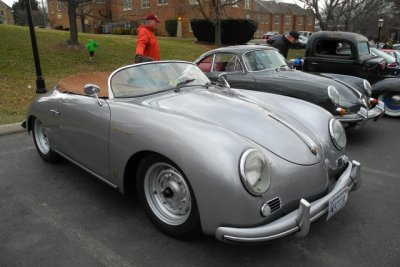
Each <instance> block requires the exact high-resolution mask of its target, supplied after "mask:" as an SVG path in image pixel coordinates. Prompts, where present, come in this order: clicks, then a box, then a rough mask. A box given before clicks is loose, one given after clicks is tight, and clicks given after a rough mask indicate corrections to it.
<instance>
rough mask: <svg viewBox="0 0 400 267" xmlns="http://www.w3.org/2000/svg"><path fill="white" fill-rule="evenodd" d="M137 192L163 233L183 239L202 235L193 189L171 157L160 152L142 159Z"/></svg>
mask: <svg viewBox="0 0 400 267" xmlns="http://www.w3.org/2000/svg"><path fill="white" fill-rule="evenodd" d="M137 191H138V197H139V200H140V202H141V204H142V206H143V208H144V210H145V212H146V214H147V215H148V216H149V218H150V219H151V220H152V222H153V223H154V224H155V225H156V226H157V227H158V228H159V229H160V230H161V231H162V232H164V233H166V234H167V235H170V236H172V237H174V238H179V239H184V240H187V239H193V238H195V237H197V236H199V235H200V234H201V225H200V218H199V212H198V209H197V204H196V199H195V197H194V194H193V191H192V189H191V187H190V184H189V182H188V181H187V179H186V178H185V177H184V175H183V173H182V171H180V170H179V168H178V167H177V166H176V165H175V164H174V163H172V162H171V161H170V160H168V159H166V158H165V157H162V156H160V155H151V156H148V157H146V158H145V159H143V160H142V161H141V163H140V164H139V167H138V176H137Z"/></svg>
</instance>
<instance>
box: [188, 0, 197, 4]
mask: <svg viewBox="0 0 400 267" xmlns="http://www.w3.org/2000/svg"><path fill="white" fill-rule="evenodd" d="M189 4H190V5H197V4H198V1H197V0H189Z"/></svg>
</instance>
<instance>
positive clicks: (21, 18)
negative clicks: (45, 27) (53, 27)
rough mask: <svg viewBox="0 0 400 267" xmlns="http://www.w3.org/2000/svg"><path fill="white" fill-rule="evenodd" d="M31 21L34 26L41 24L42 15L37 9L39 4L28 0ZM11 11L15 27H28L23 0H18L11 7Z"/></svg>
mask: <svg viewBox="0 0 400 267" xmlns="http://www.w3.org/2000/svg"><path fill="white" fill-rule="evenodd" d="M30 5H31V11H32V12H31V13H32V21H33V24H34V25H42V24H43V13H42V10H40V9H39V4H38V2H37V1H36V0H30ZM11 8H12V10H13V14H14V21H15V25H20V26H26V25H28V18H27V13H26V7H25V0H18V1H17V2H14V4H13V5H12V7H11Z"/></svg>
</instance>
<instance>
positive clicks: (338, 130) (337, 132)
mask: <svg viewBox="0 0 400 267" xmlns="http://www.w3.org/2000/svg"><path fill="white" fill-rule="evenodd" d="M329 134H330V136H331V139H332V142H333V144H334V145H335V147H336V148H337V149H339V150H343V149H344V148H345V147H346V145H347V137H346V132H345V130H344V127H343V125H342V123H341V122H340V121H338V120H337V119H335V118H331V119H330V120H329Z"/></svg>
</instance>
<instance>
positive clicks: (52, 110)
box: [50, 109, 60, 116]
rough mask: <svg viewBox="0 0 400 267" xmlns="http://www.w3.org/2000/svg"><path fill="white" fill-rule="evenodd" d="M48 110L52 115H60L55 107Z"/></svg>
mask: <svg viewBox="0 0 400 267" xmlns="http://www.w3.org/2000/svg"><path fill="white" fill-rule="evenodd" d="M50 112H51V113H53V114H54V116H60V112H59V111H58V110H57V109H51V110H50Z"/></svg>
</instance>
